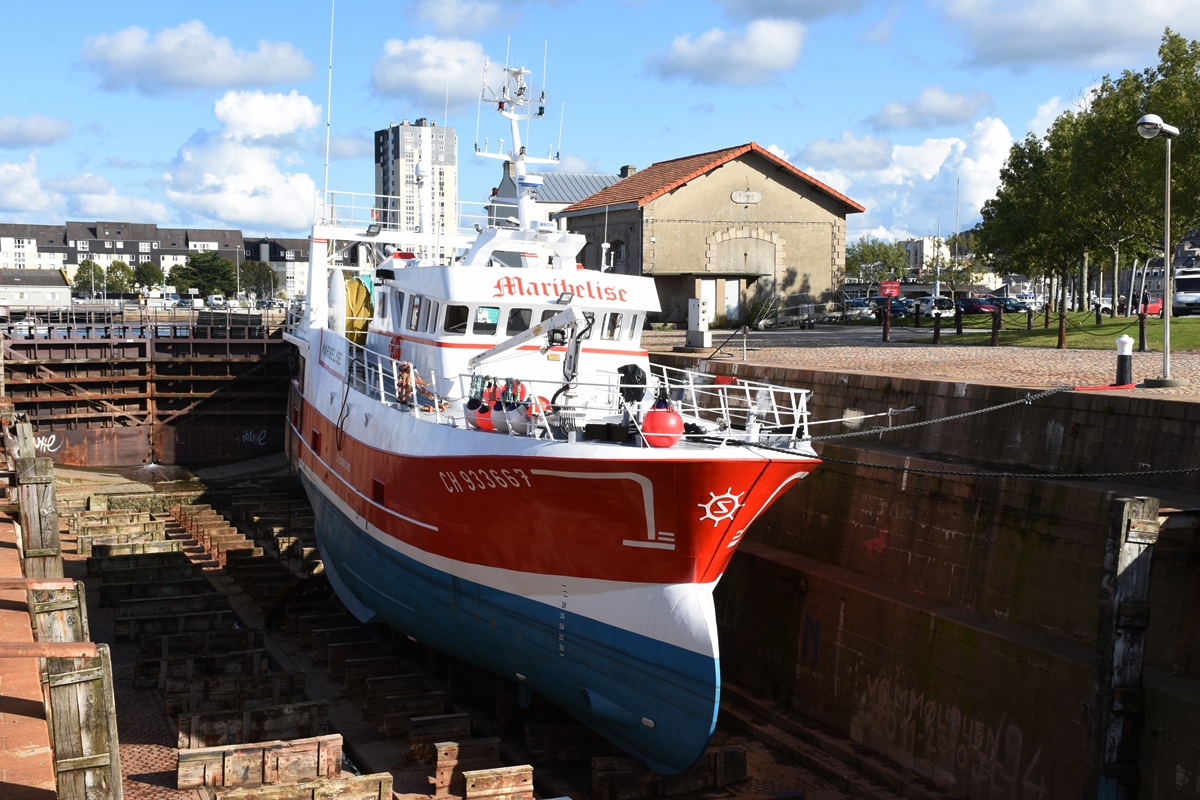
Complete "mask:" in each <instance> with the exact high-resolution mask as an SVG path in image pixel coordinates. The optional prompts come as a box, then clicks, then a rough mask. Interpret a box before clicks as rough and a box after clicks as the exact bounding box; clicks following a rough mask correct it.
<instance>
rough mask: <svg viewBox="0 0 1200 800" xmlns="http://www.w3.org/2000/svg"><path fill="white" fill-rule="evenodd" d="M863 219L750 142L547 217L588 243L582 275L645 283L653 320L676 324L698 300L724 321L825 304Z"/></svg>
mask: <svg viewBox="0 0 1200 800" xmlns="http://www.w3.org/2000/svg"><path fill="white" fill-rule="evenodd" d="M864 210H865V209H864V207H863V206H861V205H859V204H858V203H856V202H854V201H853V200H851V199H850V198H848V197H846V196H845V195H843V194H841V193H839V192H837V191H835V190H834V189H832V188H831V187H829V186H826V185H825V184H823V183H821V182H820V181H818V180H816V179H815V178H813V177H812V176H810V175H807V174H805V173H804V172H802V171H800V170H799V169H797V168H796V167H794V166H792V165H791V164H789V163H788V162H786V161H784V160H783V159H781V158H779V157H778V156H776V155H775V154H774V153H771V152H770V151H768V150H766V149H764V148H763V147H760V146H759V145H758V144H756V143H754V142H750V143H749V144H744V145H739V146H737V147H730V148H726V149H724V150H714V151H712V152H710V153H699V154H697V155H692V156H685V157H683V158H677V159H674V160H671V161H662V162H659V163H656V164H653V165H651V166H650V167H648V168H647V169H644V170H642V171H640V172H634V173H633V174H631V175H629V177H627V178H625V179H624V180H622V181H620V182H618V183H615V184H613V185H612V186H609V187H608V188H606V189H604V190H602V191H599V192H597V193H596V194H594V195H592V196H591V197H588V198H585V199H584V200H581V201H579V202H577V203H575V204H573V205H571V206H569V207H567V208H566V209H564V210H563V211H561V212H559V213H558V214H556V215H555V216H556V218H559V219H566V220H567V225H568V227H569V228H570V230H572V231H574V232H576V233H582V234H584V235H585V236H586V237H587V244H586V245H585V246H584V249H583V253H582V254H581V259H582V261H583V265H584V266H585V267H586V268H588V269H604V270H613V271H615V272H619V273H626V274H631V275H647V276H652V277H654V278H656V279H657V281H656V282H657V284H658V293H659V300H660V301H661V303H662V316H661V319H662V320H664V321H669V322H682V321H684V320H686V317H687V301H688V300H689V299H691V298H697V297H699V298H703V299H707V300H708V301H709V306H710V309H712V310H713V312H714V314H715V315H725V316H730V317H736V316H739V315H740V314H741V312H742V311H743V310H744V309H746V307H747V303H748V302H750V301H752V300H761V299H766V298H769V297H772V296H786V297H788V298H790V301H792V302H820V301H824V300H828V299H831V298H832V297H833V296H834V295H835V293H836V292H837V291H839V290H840V288H841V285H842V281H843V271H844V267H845V257H846V216H847V215H848V214H856V213H861V212H862V211H864ZM604 245H607V248H606V247H605V246H604Z"/></svg>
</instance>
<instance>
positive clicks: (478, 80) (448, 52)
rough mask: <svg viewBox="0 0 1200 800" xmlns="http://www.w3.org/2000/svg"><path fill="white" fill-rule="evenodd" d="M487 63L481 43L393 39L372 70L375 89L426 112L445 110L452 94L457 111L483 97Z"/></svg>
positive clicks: (432, 37)
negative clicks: (484, 72) (483, 81)
mask: <svg viewBox="0 0 1200 800" xmlns="http://www.w3.org/2000/svg"><path fill="white" fill-rule="evenodd" d="M483 63H484V54H483V46H482V45H481V44H479V43H478V42H472V41H468V40H465V39H439V38H437V37H435V36H425V37H423V38H420V39H411V40H409V41H407V42H403V41H400V40H399V39H389V40H387V41H386V42H384V45H383V55H382V56H380V57H379V59H378V60H376V62H375V63H374V64H373V65H372V66H371V87H372V88H373V89H374V90H375V91H376V92H377V93H379V94H382V95H387V96H392V97H405V98H407V99H408V100H410V101H411V102H412V103H413V104H414V105H417V106H420V107H422V108H426V107H428V108H443V107H444V104H445V103H446V98H447V92H448V93H449V102H450V108H451V110H452V111H453V110H456V109H461V108H463V107H465V106H467V105H470V103H472V102H473V101H474V100H475V99H476V98H478V97H479V89H480V87H481V86H482V80H483Z"/></svg>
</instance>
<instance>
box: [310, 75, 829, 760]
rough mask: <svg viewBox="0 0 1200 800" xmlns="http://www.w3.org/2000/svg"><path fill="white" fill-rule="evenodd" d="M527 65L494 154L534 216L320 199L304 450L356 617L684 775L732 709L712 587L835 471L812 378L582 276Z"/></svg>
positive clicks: (488, 94) (638, 283) (326, 546)
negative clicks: (741, 551) (785, 503)
mask: <svg viewBox="0 0 1200 800" xmlns="http://www.w3.org/2000/svg"><path fill="white" fill-rule="evenodd" d="M528 74H529V73H528V72H527V71H526V70H524V69H521V68H507V67H506V68H505V69H504V71H503V85H502V86H500V87H497V89H496V90H495V91H493V90H491V89H489V88H487V87H486V84H485V93H484V94H485V99H486V100H487V102H488V103H489V104H490V105H491V107H492V108H494V109H495V110H496V111H498V112H499V114H501V115H502V116H503V117H505V118H507V119H508V121H509V126H510V129H511V138H510V139H509V141H510V142H511V149H510V150H507V151H502V152H499V153H484V152H481V155H488V156H491V157H494V158H498V159H502V160H504V161H508V162H511V170H512V174H513V175H514V176H515V179H516V180H515V183H516V186H517V195H518V196H517V197H516V198H514V205H515V207H516V212H517V213H516V216H515V218H504V219H500V220H499V221H498V223H497V224H496V225H494V226H491V227H486V228H484V227H483V226H480V230H479V231H478V232H474V235H473V236H470V237H468V236H461V237H459V236H458V235H457V234H454V235H451V234H450V233H448V232H446V231H444V230H441V229H440V228H438V226H436V225H429V226H428V227H425V225H424V224H423V229H424V231H423V232H422V233H417V234H414V233H413V232H411V231H402V230H399V229H398V226H396V225H394V224H393V223H392V222H391V221H390V219H388V217H387V215H381V214H380V213H379V209H381V208H382V209H386V208H389V207H394V206H391V205H389V201H388V198H378V197H374V196H357V197H358V198H360V199H357V200H356V199H354V198H355V197H356V196H353V195H336V196H335V195H329V194H327V195H326V196H325V197H324V198H323V200H322V202H321V203H320V205H319V207H318V211H317V219H316V223H315V224H314V227H313V234H312V248H311V253H312V262H311V274H310V278H309V291H308V304H307V306H306V307H305V308H304V309H303V311H302V313H301V314H300V316H298V318H297V319H296V320H295V321H294V324H293V325H292V326H291V327H290V328H289V330H288V333H287V338H288V340H289V341H291V342H292V343H293V344H294V345H295V346H296V348H297V351H298V354H299V361H300V370H299V376H298V377H297V379H296V380H295V381H294V382H293V387H292V393H291V399H290V401H289V409H288V414H289V427H290V435H291V442H290V444H289V450H290V452H291V453H292V456H293V459H294V462H295V466H296V469H297V471H298V473H299V476H300V478H301V480H302V482H303V484H304V487H305V490H306V492H307V493H308V495H309V498H310V499H311V501H312V506H313V509H314V511H315V517H316V523H315V528H316V536H317V539H318V544H319V547H320V551H321V556H322V560H323V562H324V565H325V572H326V574H327V575H328V577H329V580H330V582H331V583H332V585H333V587H334V589H335V590H336V592H337V594H338V595H339V597H340V599H341V600H342V601H343V602H344V603H345V605H346V606H347V608H348V609H349V610H350V611H351V612H352V613H354V614H355V615H356V616H357V617H358V618H359V619H360V620H363V621H364V622H365V621H378V622H384V623H387V624H389V625H391V626H394V627H395V628H397V629H399V630H400V631H402V632H404V633H405V634H407V635H408V636H411V637H413V638H414V639H416V640H418V641H421V642H423V643H426V644H428V645H430V646H432V647H434V648H436V649H438V650H441V651H444V652H445V653H448V654H450V655H452V656H454V657H456V658H459V659H463V660H465V661H468V662H471V663H473V664H476V665H479V666H481V667H483V668H486V669H488V670H490V671H492V672H494V673H495V674H497V675H500V676H503V677H505V678H507V679H509V680H512V681H514V682H515V683H516V685H517V687H518V690H519V697H520V698H521V701H522V702H523V703H527V702H528V700H529V699H530V697H531V696H532V693H534V692H537V693H539V694H541V695H543V696H544V697H546V698H548V699H549V700H551V701H552V702H553V703H555V704H557V705H558V706H559V707H560V708H562V709H563V710H565V711H567V712H569V713H570V714H572V715H573V716H575V717H576V718H577V719H579V720H580V721H582V722H583V723H585V724H587V725H588V726H590V727H591V728H592V729H593V730H595V731H596V732H598V733H599V734H601V735H603V736H604V737H606V738H607V739H608V740H610V741H611V742H613V743H614V744H616V745H617V746H619V747H620V748H622V749H624V750H625V751H626V752H628V753H629V754H630V755H632V756H635V757H637V758H639V759H641V760H642V761H643V762H644V763H645V764H647V765H648V766H649V767H651V768H652V769H654V770H656V771H658V772H661V773H664V774H674V773H679V772H681V771H683V770H685V769H687V768H688V767H690V766H691V765H692V764H693V763H694V762H695V761H696V760H697V758H699V756H700V755H701V754H702V753H703V752H704V749H705V747H706V745H707V743H708V741H709V738H710V736H711V734H712V731H713V729H714V726H715V724H716V719H717V709H718V704H719V699H720V684H721V681H720V654H719V648H718V640H717V626H716V615H715V612H714V608H713V597H712V595H713V588H714V587H715V586H716V583H717V581H718V580H719V579H720V577H721V575H722V573H723V572H724V570H725V568H726V565H727V564H728V563H729V559H730V557H731V556H732V555H733V553H734V551H735V549H736V547H737V546H738V543H739V542H740V541H741V540H742V537H743V536H744V535H745V534H746V531H747V529H748V528H749V527H750V525H751V523H753V521H754V520H755V518H757V517H758V516H759V515H760V514H761V513H762V512H763V511H764V510H765V509H766V508H767V507H768V506H770V505H771V504H772V503H773V502H774V501H775V500H777V499H778V498H779V497H780V495H782V494H783V492H784V491H786V490H787V489H788V487H789V486H791V485H792V484H793V483H794V482H795V481H797V480H799V479H801V478H803V477H804V476H805V475H806V474H807V473H809V472H810V471H811V470H813V469H814V468H815V467H816V466H817V464H818V463H819V460H818V458H817V457H816V454H815V453H814V451H813V449H812V448H811V446H810V445H809V442H808V422H809V420H808V411H807V401H808V397H809V392H808V391H807V390H804V389H798V388H789V387H781V386H771V385H767V384H763V383H757V382H753V381H745V380H730V379H727V378H726V379H722V378H718V377H717V376H711V375H706V374H703V373H699V372H690V371H684V370H678V369H669V368H665V367H661V366H652V365H651V364H650V361H649V357H648V353H647V351H646V350H645V349H644V348H643V347H642V345H641V341H640V338H641V332H642V330H643V327H644V325H645V323H646V319H647V315H648V314H652V313H654V312H657V311H658V310H659V301H658V295H657V292H656V290H655V286H654V282H653V280H652V279H651V278H647V277H640V276H633V275H623V274H616V273H614V272H612V271H608V270H603V269H602V270H584V269H582V268H581V267H580V266H579V264H578V262H577V257H578V254H579V252H580V250H581V248H582V246H583V244H584V237H583V236H581V235H578V234H574V233H570V232H568V231H567V230H565V229H564V228H561V227H560V226H558V225H555V224H554V223H547V222H544V221H543V222H538V221H535V220H534V219H533V216H534V215H533V202H534V194H535V192H536V191H537V188H538V186H539V183H540V181H539V178H538V176H537V175H536V174H532V173H530V172H529V170H528V166H529V165H530V164H533V163H539V162H544V161H547V160H549V159H534V158H532V157H530V156H529V155H528V154H527V153H526V151H525V148H524V147H523V146H522V144H521V138H520V133H521V131H520V129H519V124H520V123H527V122H528V121H532V120H536V119H539V118H540V117H542V116H543V111H542V109H543V108H544V94H543V96H542V97H541V98H539V99H537V100H535V99H534V97H533V93H532V92H531V91H530V89H529V86H528V79H527V76H528ZM477 149H478V148H477ZM485 150H486V148H485ZM417 172H418V174H420V169H419V168H418V170H417ZM362 197H369V198H370V200H369V202H367V201H364V200H362V199H361V198H362ZM421 236H424V237H425V239H423V240H422V241H424V242H425V243H426V244H427V245H428V247H427V248H426V249H425V251H424V253H422V252H416V251H415V249H414V248H413V247H412V242H413V241H415V240H416V239H419V238H420V237H421ZM401 243H404V246H405V247H407V248H408V249H400V247H401ZM349 252H356V253H358V254H359V258H358V259H357V262H358V263H357V264H356V265H353V266H348V265H343V263H342V262H343V261H344V260H349V259H346V254H347V253H349ZM430 254H432V255H430ZM347 308H349V309H350V310H349V311H347ZM355 309H359V310H357V311H356V310H355Z"/></svg>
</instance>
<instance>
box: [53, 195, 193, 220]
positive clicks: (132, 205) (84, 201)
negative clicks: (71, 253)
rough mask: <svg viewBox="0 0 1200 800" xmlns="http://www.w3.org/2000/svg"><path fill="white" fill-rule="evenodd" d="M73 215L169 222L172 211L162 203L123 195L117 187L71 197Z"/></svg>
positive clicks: (69, 204) (70, 206)
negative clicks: (119, 193) (118, 191)
mask: <svg viewBox="0 0 1200 800" xmlns="http://www.w3.org/2000/svg"><path fill="white" fill-rule="evenodd" d="M68 208H69V209H70V211H71V215H72V216H76V217H81V218H83V219H136V220H138V221H139V222H159V223H162V222H169V221H170V219H171V213H170V212H169V211H167V207H166V206H164V205H163V204H162V203H158V202H154V201H151V200H142V199H140V198H137V197H122V196H120V195H118V194H117V190H116V189H115V188H110V189H109V190H108V191H107V192H102V193H98V194H81V195H77V196H75V197H72V198H70V200H69V202H68Z"/></svg>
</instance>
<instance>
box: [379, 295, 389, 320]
mask: <svg viewBox="0 0 1200 800" xmlns="http://www.w3.org/2000/svg"><path fill="white" fill-rule="evenodd" d="M382 300H383V302H382V303H380V304H379V318H380V319H381V320H386V319H387V318H388V299H387V295H386V294H385V295H384V296H383V298H382Z"/></svg>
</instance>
